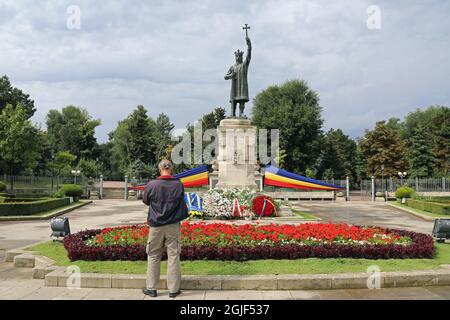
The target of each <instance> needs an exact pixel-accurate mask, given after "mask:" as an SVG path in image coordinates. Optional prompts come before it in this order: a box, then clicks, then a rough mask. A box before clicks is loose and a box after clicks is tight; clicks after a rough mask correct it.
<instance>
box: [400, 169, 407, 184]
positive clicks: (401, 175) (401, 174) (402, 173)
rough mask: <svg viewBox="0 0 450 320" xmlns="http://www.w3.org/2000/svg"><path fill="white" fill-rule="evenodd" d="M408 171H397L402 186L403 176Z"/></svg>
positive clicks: (404, 176)
mask: <svg viewBox="0 0 450 320" xmlns="http://www.w3.org/2000/svg"><path fill="white" fill-rule="evenodd" d="M407 174H408V173H407V172H406V171H404V172H400V171H399V172H398V176H399V177H400V181H401V182H400V183H401V184H402V186H403V178H406V175H407Z"/></svg>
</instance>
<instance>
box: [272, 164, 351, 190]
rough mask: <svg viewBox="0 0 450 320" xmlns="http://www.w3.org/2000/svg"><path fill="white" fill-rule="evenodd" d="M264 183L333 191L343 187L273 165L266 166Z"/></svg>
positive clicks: (283, 186) (282, 186) (275, 185)
mask: <svg viewBox="0 0 450 320" xmlns="http://www.w3.org/2000/svg"><path fill="white" fill-rule="evenodd" d="M264 185H266V186H274V187H281V188H294V189H303V190H324V191H334V190H341V189H344V188H343V187H339V186H336V185H333V184H329V183H324V182H321V181H318V180H314V179H311V178H307V177H304V176H301V175H299V174H295V173H292V172H288V171H286V170H283V169H279V168H276V167H273V166H268V167H266V171H265V172H264Z"/></svg>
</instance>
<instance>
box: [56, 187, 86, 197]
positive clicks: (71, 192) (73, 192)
mask: <svg viewBox="0 0 450 320" xmlns="http://www.w3.org/2000/svg"><path fill="white" fill-rule="evenodd" d="M59 191H60V192H62V193H64V194H65V195H66V196H67V197H79V196H81V195H83V188H81V187H80V186H79V185H77V184H65V185H63V186H62V187H61V189H59Z"/></svg>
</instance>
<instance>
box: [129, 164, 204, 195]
mask: <svg viewBox="0 0 450 320" xmlns="http://www.w3.org/2000/svg"><path fill="white" fill-rule="evenodd" d="M174 177H175V178H178V179H180V181H181V182H182V183H183V186H184V187H185V188H194V187H200V186H204V185H208V184H209V172H208V167H207V166H205V165H203V166H200V167H197V168H194V169H191V170H188V171H184V172H181V173H179V174H176V175H175V176H174ZM146 185H147V184H146V183H144V184H138V185H136V186H134V187H130V190H144V189H145V186H146Z"/></svg>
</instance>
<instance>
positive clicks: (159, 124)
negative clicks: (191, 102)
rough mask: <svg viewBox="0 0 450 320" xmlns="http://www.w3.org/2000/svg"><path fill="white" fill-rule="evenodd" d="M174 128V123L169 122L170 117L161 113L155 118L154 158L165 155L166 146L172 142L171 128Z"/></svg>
mask: <svg viewBox="0 0 450 320" xmlns="http://www.w3.org/2000/svg"><path fill="white" fill-rule="evenodd" d="M173 128H175V126H174V124H173V123H172V122H170V118H169V117H168V116H167V115H166V114H164V113H161V114H160V115H159V116H158V118H156V130H155V135H156V152H157V154H156V159H157V160H159V159H161V158H165V157H167V148H168V147H169V145H171V142H172V130H173Z"/></svg>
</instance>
